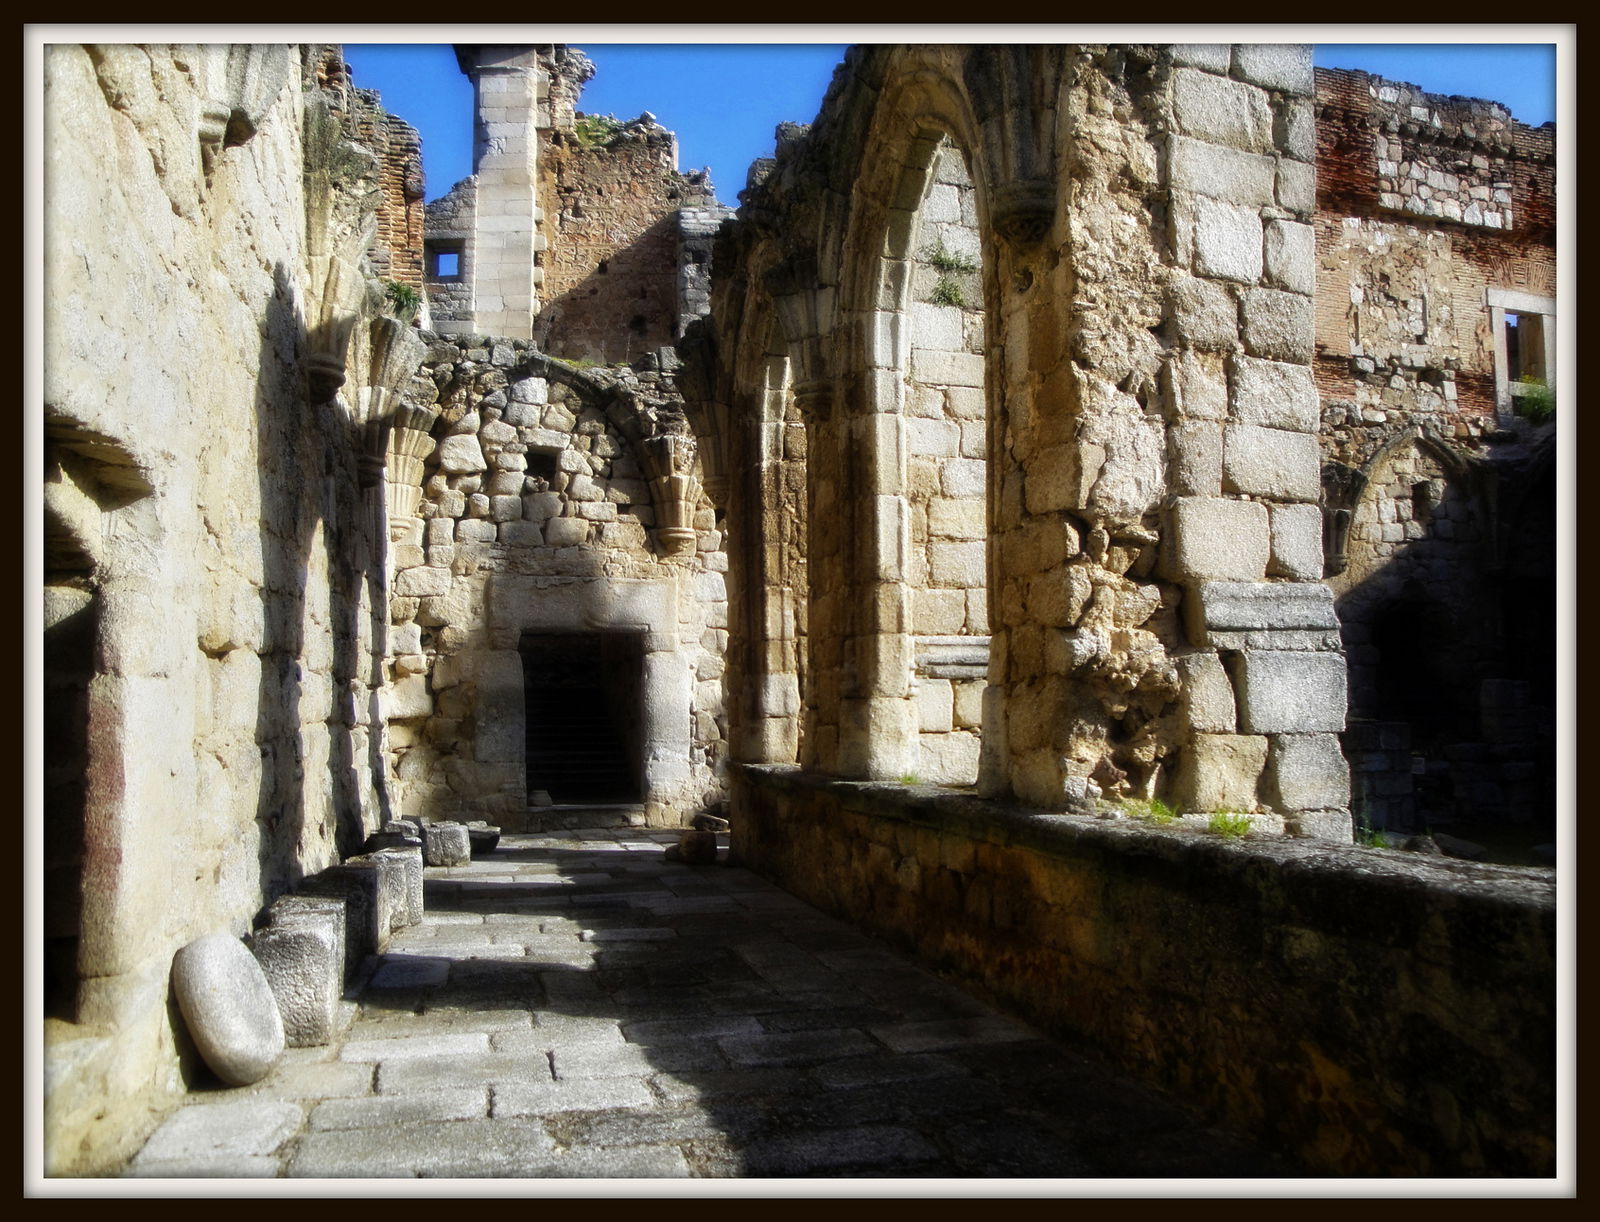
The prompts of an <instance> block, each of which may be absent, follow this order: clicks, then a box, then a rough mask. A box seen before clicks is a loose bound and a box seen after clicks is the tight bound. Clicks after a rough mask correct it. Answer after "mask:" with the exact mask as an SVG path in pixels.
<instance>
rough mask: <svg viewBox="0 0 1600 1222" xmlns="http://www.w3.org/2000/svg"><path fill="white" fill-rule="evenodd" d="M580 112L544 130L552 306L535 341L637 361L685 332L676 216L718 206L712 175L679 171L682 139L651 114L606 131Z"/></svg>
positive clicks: (564, 353) (542, 262) (543, 263)
mask: <svg viewBox="0 0 1600 1222" xmlns="http://www.w3.org/2000/svg"><path fill="white" fill-rule="evenodd" d="M603 122H604V121H603V120H599V121H597V120H595V119H594V118H593V117H580V118H579V119H578V120H577V121H576V124H575V126H574V127H573V128H572V129H571V130H560V129H557V130H553V131H546V132H542V133H541V136H540V138H541V141H542V144H541V148H540V157H539V174H540V179H539V206H540V208H541V210H542V213H543V216H544V218H545V219H544V233H545V235H546V239H547V245H546V248H545V249H544V250H543V251H541V252H540V253H539V255H538V259H539V266H540V267H541V268H542V269H543V271H544V287H543V290H542V291H543V293H544V301H545V304H544V308H543V310H542V311H541V313H540V317H539V321H538V323H537V326H536V329H535V333H534V338H535V340H536V341H537V342H538V343H539V344H540V346H541V347H542V348H544V349H545V350H546V351H547V352H550V353H552V354H554V355H556V356H561V357H564V358H566V359H569V360H592V361H599V362H601V363H610V362H615V361H626V360H631V359H633V358H634V357H637V356H640V355H642V354H644V353H645V352H648V351H650V350H651V349H653V348H660V347H663V346H666V345H670V344H671V343H672V342H673V340H674V339H675V338H676V337H677V325H678V314H679V283H678V281H679V244H680V239H679V231H678V224H677V220H676V218H675V217H674V215H673V214H674V213H675V212H676V211H677V210H678V209H680V208H684V207H701V206H704V205H707V204H712V203H714V202H715V198H714V196H713V194H712V190H711V184H710V181H709V180H708V179H707V178H706V177H705V176H704V175H703V174H694V173H691V174H680V173H679V172H678V170H677V141H676V139H675V138H674V137H673V135H672V133H671V132H668V131H667V130H666V129H665V128H662V127H660V126H659V125H658V124H656V123H654V122H653V121H651V120H649V119H637V120H634V121H632V122H631V123H628V124H625V125H623V126H621V127H620V128H619V129H617V130H615V131H612V132H606V131H605V130H604V129H603V128H601V127H600V126H599V125H598V124H599V123H603Z"/></svg>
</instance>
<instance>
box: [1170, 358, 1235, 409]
mask: <svg viewBox="0 0 1600 1222" xmlns="http://www.w3.org/2000/svg"><path fill="white" fill-rule="evenodd" d="M1167 370H1168V378H1169V386H1170V391H1171V395H1172V405H1173V407H1174V408H1176V409H1177V411H1178V412H1179V414H1181V415H1184V416H1188V417H1189V418H1190V419H1195V420H1226V419H1227V417H1228V375H1227V372H1226V371H1225V369H1224V368H1223V363H1222V358H1221V357H1220V356H1212V355H1201V354H1200V353H1197V352H1188V351H1185V352H1181V353H1179V354H1178V356H1177V357H1176V358H1175V359H1173V360H1172V361H1171V363H1170V364H1169V365H1168V367H1167Z"/></svg>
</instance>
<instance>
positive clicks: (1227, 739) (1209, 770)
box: [1173, 734, 1267, 814]
mask: <svg viewBox="0 0 1600 1222" xmlns="http://www.w3.org/2000/svg"><path fill="white" fill-rule="evenodd" d="M1266 762H1267V739H1266V738H1265V737H1264V736H1260V735H1246V734H1196V735H1195V736H1194V737H1193V738H1192V739H1191V740H1190V742H1189V745H1188V746H1187V747H1186V748H1185V749H1184V751H1183V754H1182V756H1180V757H1179V760H1178V768H1177V773H1176V775H1175V776H1174V778H1173V800H1174V802H1175V803H1176V804H1177V806H1178V807H1179V808H1180V809H1182V810H1185V811H1197V812H1199V813H1202V814H1204V813H1207V812H1211V811H1236V812H1247V811H1250V810H1253V809H1254V808H1255V805H1256V784H1257V782H1258V780H1259V779H1260V777H1261V772H1262V769H1263V768H1265V767H1266Z"/></svg>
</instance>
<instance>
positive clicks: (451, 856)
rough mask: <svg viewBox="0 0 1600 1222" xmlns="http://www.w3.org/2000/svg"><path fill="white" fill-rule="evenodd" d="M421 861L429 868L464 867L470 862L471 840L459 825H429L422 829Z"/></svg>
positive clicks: (443, 823) (464, 829)
mask: <svg viewBox="0 0 1600 1222" xmlns="http://www.w3.org/2000/svg"><path fill="white" fill-rule="evenodd" d="M422 855H423V860H424V861H426V862H427V864H428V865H430V866H464V865H467V864H468V863H470V862H471V860H472V838H471V836H470V835H469V834H468V832H467V829H466V828H465V827H464V826H462V825H461V824H459V823H453V822H449V821H445V822H439V823H430V824H428V825H427V826H425V827H424V828H423V829H422Z"/></svg>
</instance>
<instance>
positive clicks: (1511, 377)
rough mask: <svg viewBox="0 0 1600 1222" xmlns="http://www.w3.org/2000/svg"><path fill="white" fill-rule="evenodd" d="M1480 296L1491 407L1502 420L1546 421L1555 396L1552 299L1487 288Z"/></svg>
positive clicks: (1553, 304) (1554, 334)
mask: <svg viewBox="0 0 1600 1222" xmlns="http://www.w3.org/2000/svg"><path fill="white" fill-rule="evenodd" d="M1485 297H1486V303H1487V305H1488V307H1489V321H1490V326H1491V328H1492V331H1493V338H1494V385H1495V405H1496V407H1497V408H1498V409H1499V411H1500V413H1501V415H1502V417H1506V416H1530V417H1533V418H1535V419H1545V418H1548V415H1549V410H1550V405H1551V404H1552V403H1553V401H1554V392H1555V371H1556V354H1555V338H1556V303H1555V299H1554V298H1553V297H1538V296H1535V295H1534V294H1532V293H1524V292H1521V291H1519V290H1515V289H1489V290H1487V292H1486V294H1485Z"/></svg>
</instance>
